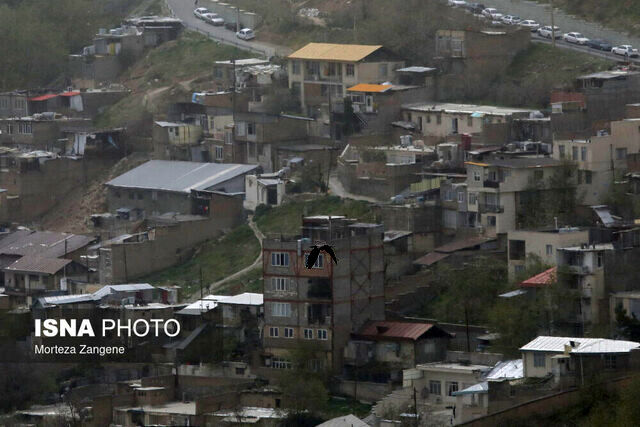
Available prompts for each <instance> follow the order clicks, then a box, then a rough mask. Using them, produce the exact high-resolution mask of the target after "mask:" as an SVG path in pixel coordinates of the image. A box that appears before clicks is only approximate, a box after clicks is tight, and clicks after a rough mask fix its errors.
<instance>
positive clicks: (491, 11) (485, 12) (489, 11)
mask: <svg viewBox="0 0 640 427" xmlns="http://www.w3.org/2000/svg"><path fill="white" fill-rule="evenodd" d="M496 14H497V15H500V16H502V14H501V13H500V12H498V9H494V8H493V7H488V8H486V9H484V10H483V11H482V15H483V16H486V17H487V18H492V19H494V18H493V16H494V15H496Z"/></svg>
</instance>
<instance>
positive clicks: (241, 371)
mask: <svg viewBox="0 0 640 427" xmlns="http://www.w3.org/2000/svg"><path fill="white" fill-rule="evenodd" d="M244 371H245V368H236V375H244Z"/></svg>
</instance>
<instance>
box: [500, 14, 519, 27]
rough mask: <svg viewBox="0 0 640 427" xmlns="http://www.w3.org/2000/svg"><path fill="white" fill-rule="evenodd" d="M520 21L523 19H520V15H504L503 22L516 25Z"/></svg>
mask: <svg viewBox="0 0 640 427" xmlns="http://www.w3.org/2000/svg"><path fill="white" fill-rule="evenodd" d="M520 21H522V19H520V17H519V16H516V15H505V16H503V17H502V22H504V23H505V24H507V25H516V24H518V23H519V22H520Z"/></svg>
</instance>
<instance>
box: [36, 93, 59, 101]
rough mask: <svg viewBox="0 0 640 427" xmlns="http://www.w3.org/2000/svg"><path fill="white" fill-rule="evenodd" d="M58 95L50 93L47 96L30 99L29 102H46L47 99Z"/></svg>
mask: <svg viewBox="0 0 640 427" xmlns="http://www.w3.org/2000/svg"><path fill="white" fill-rule="evenodd" d="M57 96H58V95H57V94H55V93H49V94H47V95H40V96H36V97H33V98H29V101H46V100H47V99H51V98H55V97H57Z"/></svg>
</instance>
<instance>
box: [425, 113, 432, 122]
mask: <svg viewBox="0 0 640 427" xmlns="http://www.w3.org/2000/svg"><path fill="white" fill-rule="evenodd" d="M425 117H426V118H427V123H431V114H427V115H426V116H425Z"/></svg>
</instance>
